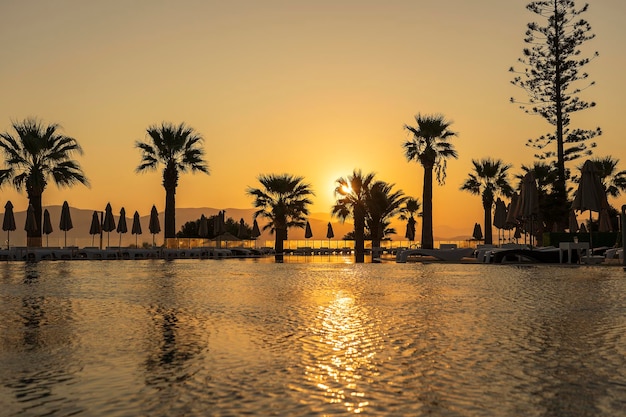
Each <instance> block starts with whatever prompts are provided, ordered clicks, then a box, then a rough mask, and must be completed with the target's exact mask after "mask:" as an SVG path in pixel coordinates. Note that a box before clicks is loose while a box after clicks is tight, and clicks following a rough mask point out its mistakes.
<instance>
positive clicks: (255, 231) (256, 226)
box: [252, 219, 261, 248]
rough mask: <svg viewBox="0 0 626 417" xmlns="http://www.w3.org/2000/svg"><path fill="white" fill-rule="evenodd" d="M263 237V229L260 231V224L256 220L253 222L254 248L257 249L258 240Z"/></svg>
mask: <svg viewBox="0 0 626 417" xmlns="http://www.w3.org/2000/svg"><path fill="white" fill-rule="evenodd" d="M259 236H261V229H259V223H258V222H257V221H256V219H254V221H253V222H252V239H254V247H255V248H256V240H257V239H258V237H259Z"/></svg>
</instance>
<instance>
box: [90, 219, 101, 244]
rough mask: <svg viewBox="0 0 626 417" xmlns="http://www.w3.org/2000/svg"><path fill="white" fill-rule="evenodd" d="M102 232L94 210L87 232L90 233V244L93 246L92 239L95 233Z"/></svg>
mask: <svg viewBox="0 0 626 417" xmlns="http://www.w3.org/2000/svg"><path fill="white" fill-rule="evenodd" d="M100 233H102V225H101V224H100V219H99V218H98V212H97V211H94V212H93V214H92V215H91V225H90V226H89V234H90V235H91V246H93V239H94V237H95V236H96V235H99V234H100Z"/></svg>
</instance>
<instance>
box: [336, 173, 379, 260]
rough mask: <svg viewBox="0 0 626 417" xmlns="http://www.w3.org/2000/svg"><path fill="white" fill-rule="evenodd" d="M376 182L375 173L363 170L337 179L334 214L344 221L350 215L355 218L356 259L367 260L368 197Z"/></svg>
mask: <svg viewBox="0 0 626 417" xmlns="http://www.w3.org/2000/svg"><path fill="white" fill-rule="evenodd" d="M373 182H374V174H373V173H369V174H366V175H363V174H362V173H361V170H356V169H355V170H354V171H352V175H350V176H348V177H345V178H344V177H341V178H338V179H337V180H336V184H337V186H336V187H335V198H336V199H337V200H336V201H335V205H334V206H333V208H332V214H333V216H337V217H338V218H340V219H341V220H342V221H345V220H346V219H347V218H348V217H352V219H353V220H354V259H355V262H364V261H365V236H364V235H365V217H366V215H367V197H368V192H369V189H370V187H371V185H372V183H373Z"/></svg>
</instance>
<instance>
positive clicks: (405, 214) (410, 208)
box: [398, 197, 422, 241]
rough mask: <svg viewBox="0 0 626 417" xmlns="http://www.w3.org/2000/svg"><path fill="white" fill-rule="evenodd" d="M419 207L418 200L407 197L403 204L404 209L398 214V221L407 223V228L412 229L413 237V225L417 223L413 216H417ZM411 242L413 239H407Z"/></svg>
mask: <svg viewBox="0 0 626 417" xmlns="http://www.w3.org/2000/svg"><path fill="white" fill-rule="evenodd" d="M421 207H422V203H420V201H419V199H417V198H413V197H408V198H407V199H406V200H405V202H404V208H403V209H402V211H401V212H400V216H398V218H399V219H400V220H403V221H404V220H406V221H407V222H408V224H407V226H408V227H411V228H412V233H413V235H415V224H416V223H417V222H416V221H415V215H416V214H417V212H418V211H419V209H420V208H421ZM405 237H407V238H408V236H405ZM413 237H415V236H413ZM412 240H413V239H410V238H409V241H412Z"/></svg>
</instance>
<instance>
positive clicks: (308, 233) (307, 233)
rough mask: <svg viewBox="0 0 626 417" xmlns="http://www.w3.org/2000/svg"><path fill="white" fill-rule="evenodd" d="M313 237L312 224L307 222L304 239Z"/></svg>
mask: <svg viewBox="0 0 626 417" xmlns="http://www.w3.org/2000/svg"><path fill="white" fill-rule="evenodd" d="M312 237H313V231H312V230H311V224H310V223H309V221H308V220H307V222H306V226H305V227H304V238H305V239H310V238H312Z"/></svg>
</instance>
